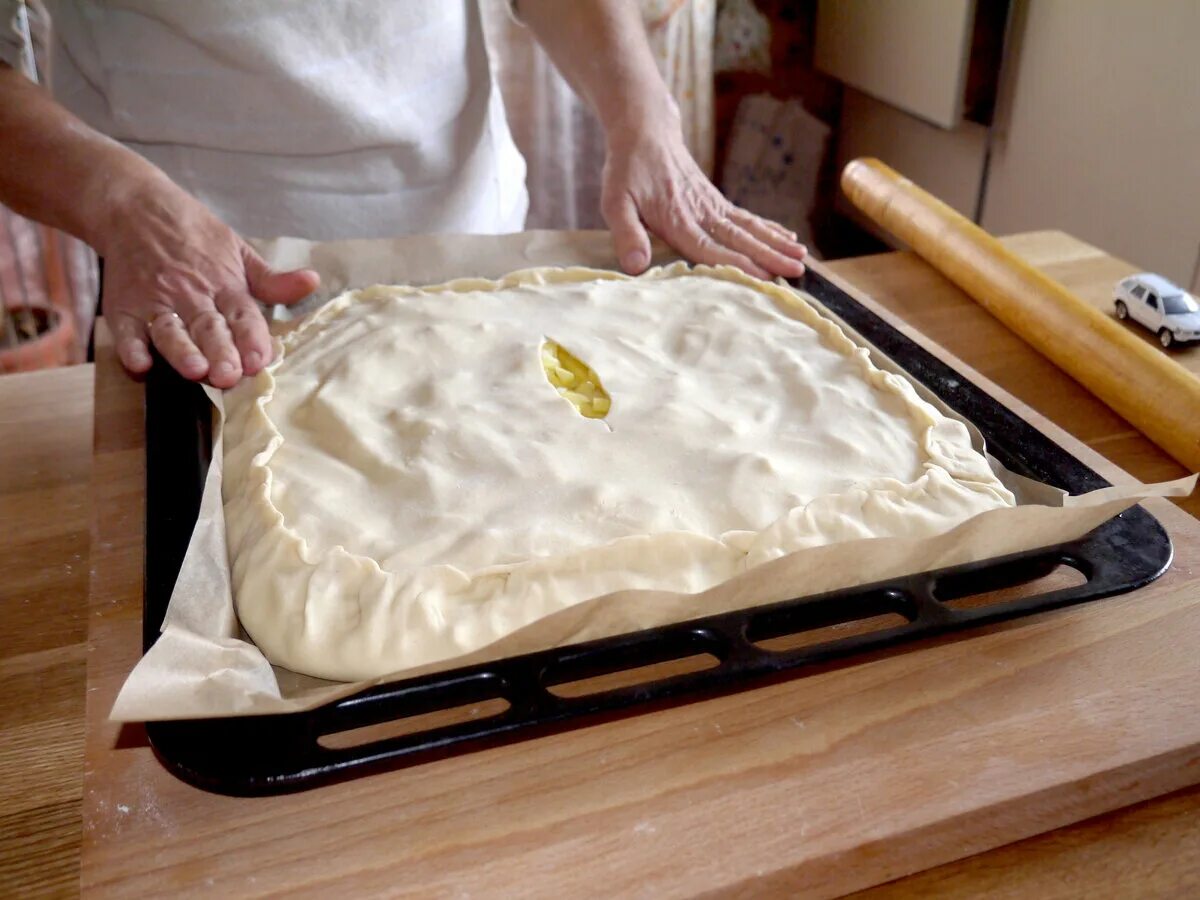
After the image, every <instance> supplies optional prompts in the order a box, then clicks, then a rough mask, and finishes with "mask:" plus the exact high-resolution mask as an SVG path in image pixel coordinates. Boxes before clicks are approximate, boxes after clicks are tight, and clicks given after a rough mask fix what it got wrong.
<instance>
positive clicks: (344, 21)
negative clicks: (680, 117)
mask: <svg viewBox="0 0 1200 900" xmlns="http://www.w3.org/2000/svg"><path fill="white" fill-rule="evenodd" d="M47 6H48V7H49V9H50V14H51V19H52V21H53V23H54V28H55V32H56V40H55V46H54V54H53V60H52V67H51V77H52V85H53V90H54V93H55V95H56V97H57V98H58V99H59V101H60V102H62V103H63V104H64V105H65V106H67V107H68V108H69V109H71V110H72V111H73V112H75V113H76V114H77V115H78V116H79V117H80V118H82V119H83V120H84V121H85V122H87V123H88V124H89V125H91V126H92V127H94V128H96V129H97V130H99V131H102V132H104V133H105V134H108V135H111V136H112V137H114V138H116V139H118V140H120V141H122V142H123V143H125V144H126V145H127V146H129V147H130V148H132V149H133V150H135V151H137V152H138V153H140V154H141V155H142V156H144V157H146V158H147V159H149V160H150V161H151V162H153V163H154V164H155V165H157V166H159V167H160V168H161V169H163V170H164V171H165V172H166V173H167V174H168V175H169V176H170V177H171V178H173V179H174V180H175V181H176V182H177V183H179V184H180V185H182V186H183V187H184V188H186V189H187V190H188V191H190V192H191V193H192V194H194V195H195V196H196V197H198V198H199V199H200V200H202V201H203V202H204V203H206V204H208V205H209V206H210V207H211V208H212V209H213V210H214V211H215V212H216V213H217V214H218V215H219V216H220V217H221V218H222V219H223V220H224V221H226V222H227V223H228V224H229V225H231V226H232V227H233V228H234V229H235V230H237V231H238V232H240V233H241V234H243V235H246V236H253V237H275V236H280V235H291V236H296V237H304V238H309V239H313V240H330V239H335V238H350V237H386V236H391V235H397V234H408V233H421V232H475V233H482V234H495V233H502V232H508V231H519V230H520V229H521V228H522V226H523V224H524V220H525V211H526V207H527V205H528V199H527V195H526V192H525V164H524V161H523V160H522V158H521V155H520V153H519V152H518V151H517V149H516V147H515V145H514V144H513V141H512V138H511V136H510V135H509V131H508V125H507V123H506V121H505V117H504V107H503V103H502V101H501V99H500V93H499V91H498V89H497V88H496V86H495V84H494V83H493V81H492V76H491V72H490V70H489V66H488V57H487V51H486V48H485V46H484V39H483V32H482V29H481V26H480V17H479V10H478V7H477V5H476V0H253V2H248V0H48V2H47Z"/></svg>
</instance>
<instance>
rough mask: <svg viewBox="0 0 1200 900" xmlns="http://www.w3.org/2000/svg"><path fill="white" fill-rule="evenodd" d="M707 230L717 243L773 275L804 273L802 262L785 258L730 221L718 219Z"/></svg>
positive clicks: (792, 275)
mask: <svg viewBox="0 0 1200 900" xmlns="http://www.w3.org/2000/svg"><path fill="white" fill-rule="evenodd" d="M707 230H708V231H709V233H710V234H711V235H712V236H713V238H714V239H715V240H716V241H718V242H720V243H722V244H724V245H725V246H726V247H729V248H731V249H733V250H737V251H738V252H740V253H744V254H745V255H746V256H748V257H750V258H751V259H752V260H754V261H755V262H756V263H757V264H758V265H759V266H761V267H762V268H764V269H766V270H767V271H768V272H771V273H772V274H775V275H787V276H790V277H796V276H798V275H801V274H803V272H804V264H803V263H801V262H800V260H798V259H793V258H792V257H790V256H784V255H783V254H782V253H780V252H779V251H778V250H776V249H775V248H773V247H771V246H770V245H768V244H766V243H765V242H763V241H762V240H760V239H759V238H757V237H755V236H754V235H753V234H751V233H750V232H749V231H747V230H746V229H745V228H743V227H742V226H741V225H738V224H737V223H736V222H733V221H731V220H730V219H716V220H715V221H714V222H713V223H712V225H711V226H710V227H709V229H707Z"/></svg>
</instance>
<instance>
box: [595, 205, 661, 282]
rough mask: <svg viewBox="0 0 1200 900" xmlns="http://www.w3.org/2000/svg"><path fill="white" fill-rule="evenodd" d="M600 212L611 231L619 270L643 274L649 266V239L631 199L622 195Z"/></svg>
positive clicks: (604, 206)
mask: <svg viewBox="0 0 1200 900" xmlns="http://www.w3.org/2000/svg"><path fill="white" fill-rule="evenodd" d="M601 212H602V213H603V215H604V221H605V222H607V223H608V227H609V230H610V231H612V239H613V249H614V250H615V251H616V254H617V259H618V260H620V261H621V268H622V269H624V270H625V271H626V272H628V273H629V274H630V275H637V274H639V273H641V272H644V271H645V270H646V267H647V266H648V265H650V237H649V236H648V235H647V234H646V227H645V226H644V225H643V224H642V220H641V219H640V218H639V217H638V211H637V207H636V206H635V205H634V202H633V198H632V197H630V196H629V194H625V193H622V194H621V195H620V196H619V197H617V198H615V199H614V200H612V201H611V202H608V203H605V204H604V205H603V208H602V209H601Z"/></svg>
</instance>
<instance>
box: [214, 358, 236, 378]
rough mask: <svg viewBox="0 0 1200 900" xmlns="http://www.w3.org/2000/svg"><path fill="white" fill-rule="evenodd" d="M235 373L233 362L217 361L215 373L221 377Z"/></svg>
mask: <svg viewBox="0 0 1200 900" xmlns="http://www.w3.org/2000/svg"><path fill="white" fill-rule="evenodd" d="M233 373H234V368H233V363H229V362H219V363H217V365H216V368H214V369H213V374H214V375H216V376H217V377H220V378H223V377H225V376H227V375H232V374H233Z"/></svg>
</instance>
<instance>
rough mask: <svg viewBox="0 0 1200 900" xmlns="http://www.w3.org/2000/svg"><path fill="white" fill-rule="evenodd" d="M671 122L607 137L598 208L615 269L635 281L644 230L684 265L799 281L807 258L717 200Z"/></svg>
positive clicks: (645, 259)
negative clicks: (723, 267) (730, 268)
mask: <svg viewBox="0 0 1200 900" xmlns="http://www.w3.org/2000/svg"><path fill="white" fill-rule="evenodd" d="M676 115H677V114H676ZM672 119H673V117H667V118H666V121H664V122H663V123H662V124H660V125H655V126H653V127H650V128H639V129H631V130H622V131H616V132H615V133H613V134H610V136H609V140H608V156H607V160H606V161H605V164H604V183H603V188H602V192H601V204H600V208H601V212H602V213H603V215H604V220H605V222H607V223H608V227H609V228H610V229H611V230H612V236H613V245H614V247H615V249H616V252H617V258H618V259H619V260H620V261H621V268H623V269H624V270H625V271H626V272H628V273H629V274H631V275H636V274H638V273H639V272H642V271H644V270H645V269H646V267H647V266H648V265H649V264H650V238H649V236H648V235H647V229H649V230H650V231H652V232H654V233H655V234H656V235H658V236H659V237H660V238H662V239H663V240H664V241H666V242H667V243H668V244H670V245H671V246H672V247H673V248H674V249H675V250H677V251H678V252H679V253H680V254H682V255H683V256H685V257H686V258H687V259H689V260H691V261H692V262H696V263H708V264H711V265H718V264H727V265H732V266H737V267H738V268H740V269H742V270H743V271H745V272H747V273H749V274H751V275H755V276H757V277H759V278H773V277H775V276H777V275H783V276H785V277H789V278H794V277H797V276H799V275H800V274H801V273H803V272H804V264H803V263H802V262H801V260H803V259H804V257H805V254H806V253H807V252H808V251H807V250H806V249H805V247H804V245H803V244H800V243H798V242H797V241H796V235H795V234H793V233H792V232H789V231H788V230H787V229H785V228H784V227H783V226H782V225H779V224H777V223H775V222H772V221H770V220H768V219H764V218H762V217H760V216H756V215H755V214H754V213H752V212H749V211H747V210H744V209H742V208H741V207H738V206H735V205H734V204H732V203H730V202H729V201H728V200H727V199H725V197H724V196H723V195H722V194H721V192H720V191H719V190H717V188H716V186H715V185H714V184H713V183H712V182H711V181H709V180H708V178H706V177H705V175H704V173H703V172H702V171H701V170H700V167H699V166H698V165H697V164H696V161H695V160H694V159H692V156H691V154H690V153H689V152H688V150H687V147H686V146H685V145H684V143H683V137H682V134H681V133H680V131H679V128H678V124H677V122H678V120H677V119H674V120H673V121H672Z"/></svg>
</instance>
